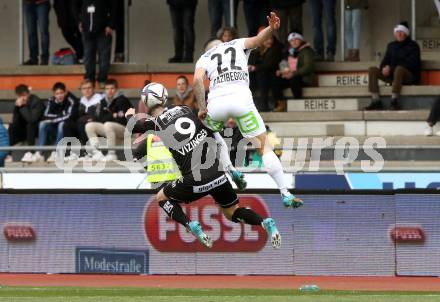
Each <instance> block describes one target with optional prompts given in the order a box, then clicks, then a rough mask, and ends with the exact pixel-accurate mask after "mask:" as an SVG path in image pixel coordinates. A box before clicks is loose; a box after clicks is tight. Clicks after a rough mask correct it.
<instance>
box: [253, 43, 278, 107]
mask: <svg viewBox="0 0 440 302" xmlns="http://www.w3.org/2000/svg"><path fill="white" fill-rule="evenodd" d="M282 55H283V50H282V45H281V43H280V42H278V40H277V39H276V38H275V37H273V36H272V37H270V38H269V39H267V40H266V41H264V43H263V45H262V46H261V47H259V48H258V49H256V50H254V51H252V52H251V54H250V56H249V61H248V62H249V66H248V69H249V76H250V88H251V91H252V92H254V91H256V90H259V92H260V97H259V98H254V99H255V105H256V106H257V109H258V110H259V111H269V109H272V108H273V107H274V104H273V102H272V101H270V100H269V91H270V89H271V87H272V85H273V83H274V81H275V72H276V70H277V69H278V64H279V62H280V61H281V58H282ZM272 94H273V93H272ZM257 100H258V101H257Z"/></svg>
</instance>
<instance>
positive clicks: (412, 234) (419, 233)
mask: <svg viewBox="0 0 440 302" xmlns="http://www.w3.org/2000/svg"><path fill="white" fill-rule="evenodd" d="M390 237H391V240H392V241H393V242H394V243H424V242H425V238H426V237H425V232H424V231H423V228H422V227H421V226H415V225H407V226H396V227H393V228H392V229H391V230H390Z"/></svg>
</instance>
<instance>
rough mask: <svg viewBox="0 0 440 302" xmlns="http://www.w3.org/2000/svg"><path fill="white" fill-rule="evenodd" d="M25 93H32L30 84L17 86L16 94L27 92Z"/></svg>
mask: <svg viewBox="0 0 440 302" xmlns="http://www.w3.org/2000/svg"><path fill="white" fill-rule="evenodd" d="M25 93H30V90H29V86H27V85H25V84H18V85H17V86H16V87H15V94H16V95H22V94H25Z"/></svg>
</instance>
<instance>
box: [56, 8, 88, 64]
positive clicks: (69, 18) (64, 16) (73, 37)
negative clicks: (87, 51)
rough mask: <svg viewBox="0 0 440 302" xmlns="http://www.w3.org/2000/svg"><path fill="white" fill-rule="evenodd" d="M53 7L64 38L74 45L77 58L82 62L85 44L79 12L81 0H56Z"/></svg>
mask: <svg viewBox="0 0 440 302" xmlns="http://www.w3.org/2000/svg"><path fill="white" fill-rule="evenodd" d="M53 8H54V10H55V14H56V16H57V23H58V26H59V27H60V29H61V33H62V34H63V37H64V40H66V42H67V43H69V44H70V46H72V48H73V50H74V51H75V55H76V60H77V61H78V62H82V60H83V56H84V46H83V41H82V36H81V33H80V32H79V28H78V23H79V12H80V10H81V0H77V1H71V0H54V2H53Z"/></svg>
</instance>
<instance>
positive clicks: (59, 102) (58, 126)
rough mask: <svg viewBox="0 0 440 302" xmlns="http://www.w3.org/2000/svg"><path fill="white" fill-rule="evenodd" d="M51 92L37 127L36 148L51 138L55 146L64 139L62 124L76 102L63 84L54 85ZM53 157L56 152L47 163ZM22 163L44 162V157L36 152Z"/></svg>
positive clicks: (52, 159) (54, 153)
mask: <svg viewBox="0 0 440 302" xmlns="http://www.w3.org/2000/svg"><path fill="white" fill-rule="evenodd" d="M52 91H53V96H52V97H50V98H49V101H48V102H47V104H46V109H45V110H44V114H43V119H42V121H41V122H40V123H39V126H38V144H37V145H38V146H44V145H46V144H47V143H48V141H49V139H50V137H51V136H54V137H55V144H58V142H59V141H60V140H61V139H62V138H63V137H64V131H63V127H64V122H65V121H67V120H68V119H69V118H70V115H71V114H72V109H73V108H74V106H75V102H76V101H77V100H76V97H75V96H74V95H73V94H71V93H70V92H68V91H67V90H66V85H65V84H64V83H61V82H57V83H55V84H54V85H53V88H52ZM55 155H56V152H55V151H52V153H51V155H50V156H49V158H48V159H47V161H48V162H54V161H55ZM22 161H24V162H37V161H44V156H43V154H42V153H41V152H40V151H37V152H35V154H33V156H32V157H30V158H29V159H22Z"/></svg>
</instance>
